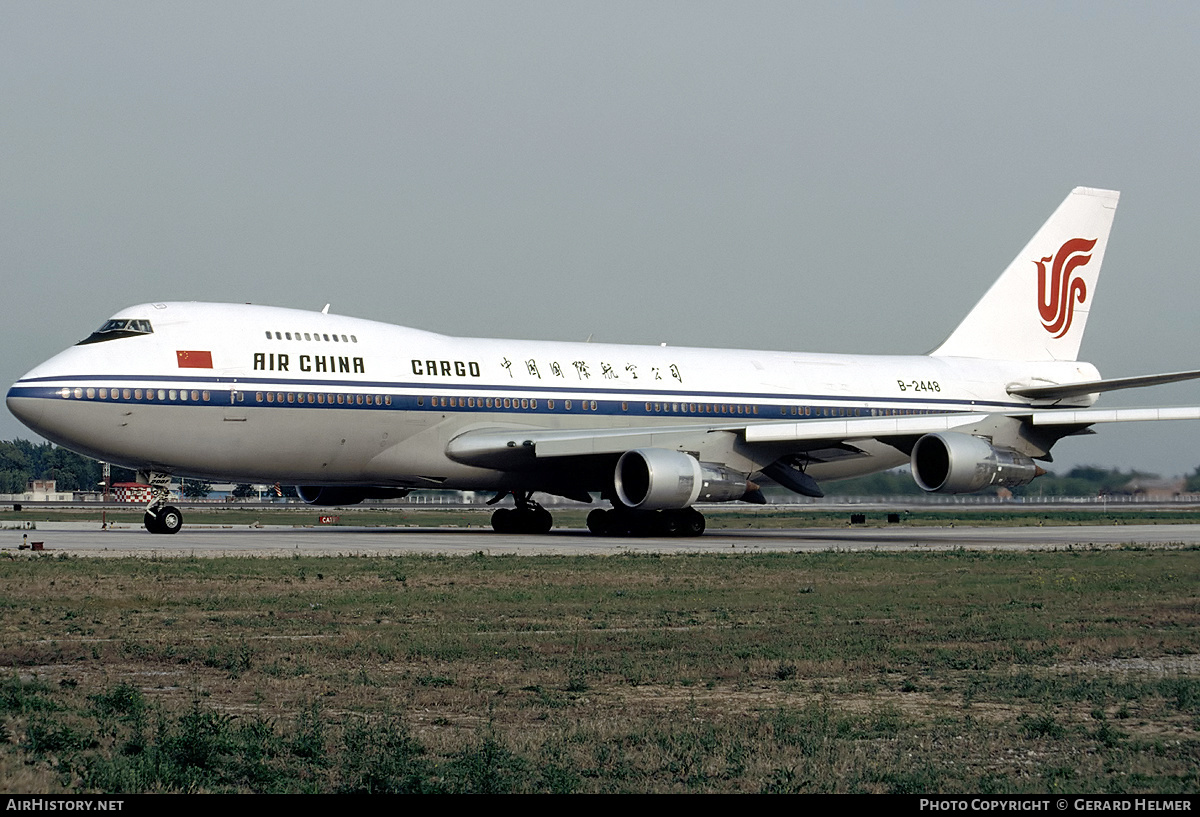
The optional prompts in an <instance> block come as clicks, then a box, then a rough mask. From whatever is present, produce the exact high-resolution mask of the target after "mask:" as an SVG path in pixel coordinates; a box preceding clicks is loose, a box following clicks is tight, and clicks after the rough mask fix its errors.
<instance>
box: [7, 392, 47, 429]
mask: <svg viewBox="0 0 1200 817" xmlns="http://www.w3.org/2000/svg"><path fill="white" fill-rule="evenodd" d="M4 402H5V403H6V404H7V405H8V410H9V411H10V412H12V415H13V416H14V417H16V418H17V419H18V420H20V421H21V422H22V423H24V424H25V425H27V426H29V428H31V429H33V430H34V431H37V430H38V424H39V421H40V420H41V417H42V401H41V400H37V399H35V398H33V397H24V396H22V395H21V384H20V382H17V383H14V384H13V385H12V386H11V387H10V388H9V390H8V396H7V397H6V398H5V401H4Z"/></svg>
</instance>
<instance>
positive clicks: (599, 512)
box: [587, 508, 611, 536]
mask: <svg viewBox="0 0 1200 817" xmlns="http://www.w3.org/2000/svg"><path fill="white" fill-rule="evenodd" d="M610 513H611V511H606V510H604V509H603V508H596V509H595V510H593V511H592V512H591V513H589V514H588V515H587V527H588V530H590V531H591V532H592V533H594V534H595V535H596V536H608V535H609V532H610V531H609V514H610Z"/></svg>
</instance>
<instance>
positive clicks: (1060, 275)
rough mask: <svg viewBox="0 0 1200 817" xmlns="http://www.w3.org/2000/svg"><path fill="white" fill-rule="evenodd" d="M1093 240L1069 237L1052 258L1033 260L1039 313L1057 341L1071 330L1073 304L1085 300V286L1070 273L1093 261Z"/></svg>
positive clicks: (1077, 277)
mask: <svg viewBox="0 0 1200 817" xmlns="http://www.w3.org/2000/svg"><path fill="white" fill-rule="evenodd" d="M1095 246H1096V239H1094V238H1093V239H1092V240H1090V241H1089V240H1088V239H1086V238H1072V239H1070V240H1069V241H1067V242H1065V243H1064V244H1063V245H1062V246H1061V247H1059V248H1058V252H1057V253H1055V254H1054V255H1053V256H1047V257H1046V258H1043V259H1042V260H1041V261H1034V262H1033V263H1034V264H1036V265H1037V269H1038V283H1037V285H1038V311H1039V312H1041V315H1042V326H1043V327H1044V328H1045V330H1046V331H1047V332H1049V333H1050V334H1051V335H1053V336H1054V337H1056V338H1061V337H1062V336H1063V335H1065V334H1067V332H1069V331H1070V330H1071V321H1072V319H1073V318H1074V317H1075V304H1076V303H1083V302H1084V301H1086V300H1087V284H1086V283H1084V281H1083V279H1082V278H1080V277H1079V276H1078V275H1076V276H1075V277H1074V278H1072V277H1071V273H1072V272H1074V271H1075V270H1076V269H1078V268H1079V267H1082V266H1083V265H1085V264H1087V263H1088V262H1089V261H1091V260H1092V256H1091V255H1089V253H1091V251H1092V248H1093V247H1095ZM1052 261H1053V264H1052V265H1051V270H1050V280H1049V281H1047V280H1046V265H1047V264H1050V263H1051V262H1052Z"/></svg>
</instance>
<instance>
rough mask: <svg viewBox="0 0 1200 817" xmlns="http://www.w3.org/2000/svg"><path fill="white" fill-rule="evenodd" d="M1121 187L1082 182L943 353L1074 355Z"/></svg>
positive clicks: (1024, 357)
mask: <svg viewBox="0 0 1200 817" xmlns="http://www.w3.org/2000/svg"><path fill="white" fill-rule="evenodd" d="M1119 196H1120V194H1119V193H1117V191H1115V190H1095V189H1092V188H1090V187H1076V188H1075V189H1074V190H1072V191H1071V194H1070V195H1069V196H1067V198H1066V199H1065V200H1064V201H1063V203H1062V204H1060V205H1059V207H1058V209H1057V210H1055V211H1054V214H1053V215H1051V216H1050V218H1049V219H1048V220H1047V221H1046V223H1045V224H1043V225H1042V228H1041V229H1040V230H1038V231H1037V233H1036V234H1035V235H1034V237H1033V239H1032V240H1031V241H1030V242H1029V243H1028V244H1027V245H1025V249H1023V250H1021V252H1020V253H1019V254H1018V255H1017V257H1016V258H1014V259H1013V261H1012V263H1011V264H1009V265H1008V268H1007V269H1005V270H1004V272H1003V273H1002V274H1001V275H1000V277H999V278H998V279H997V280H996V282H995V283H994V284H992V288H991V289H989V290H988V291H987V294H986V295H984V296H983V298H982V299H981V300H980V301H979V303H977V304H976V305H975V308H974V309H972V310H971V312H970V313H969V314H968V315H967V317H966V318H965V319H964V320H963V322H962V323H961V324H959V326H958V328H957V329H955V330H954V332H953V333H952V334H951V335H950V337H949V338H947V339H946V341H945V342H944V343H942V345H941V346H939V347H938V348H937V349H935V350H934V351H932V352H930V354H931V355H936V356H939V357H975V358H986V359H990V360H1031V361H1033V360H1076V359H1077V358H1078V356H1079V344H1080V341H1081V340H1082V339H1083V330H1084V327H1085V325H1086V323H1087V317H1088V312H1089V310H1090V309H1091V306H1092V300H1093V298H1095V294H1096V280H1097V278H1098V277H1099V275H1100V265H1101V263H1103V261H1104V250H1105V248H1106V247H1107V246H1108V233H1109V230H1110V229H1111V228H1112V221H1113V216H1114V215H1115V214H1116V210H1117V199H1118V198H1119Z"/></svg>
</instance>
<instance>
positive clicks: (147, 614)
mask: <svg viewBox="0 0 1200 817" xmlns="http://www.w3.org/2000/svg"><path fill="white" fill-rule="evenodd" d="M1198 560H1200V552H1197V551H1196V550H1191V549H1155V550H1135V549H1125V550H1103V551H1102V550H1095V551H1077V550H1076V551H1060V552H1031V553H1003V554H1001V553H986V552H966V551H956V552H950V553H940V554H918V553H900V554H882V553H855V554H848V553H820V554H759V555H739V556H707V555H678V556H670V557H653V556H614V557H602V558H596V557H485V556H483V555H476V556H474V557H466V558H449V557H440V558H439V557H397V558H332V557H330V558H298V559H256V558H240V559H171V560H163V561H153V560H148V559H128V560H124V559H113V560H107V559H106V560H99V559H95V560H91V559H77V558H62V557H50V556H45V555H43V556H36V555H28V554H26V555H22V556H18V557H15V558H13V557H11V555H10V557H9V558H0V609H2V611H3V614H2V618H0V621H2V622H3V625H2V627H3V634H2V637H0V715H2V721H0V727H2V730H0V789H3V790H6V791H9V792H21V791H29V792H58V791H74V792H80V791H101V792H136V791H211V792H226V791H228V792H249V791H263V792H278V791H289V792H290V791H315V792H351V791H377V792H380V791H485V792H486V791H517V792H527V791H550V792H626V791H633V792H984V793H1001V792H1053V791H1069V792H1162V793H1173V792H1190V793H1195V792H1197V791H1200V771H1198V770H1200V630H1198V629H1197V624H1198V623H1200V622H1198V619H1200V598H1198V596H1197V588H1198V587H1200V570H1198V569H1197V568H1198Z"/></svg>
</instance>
